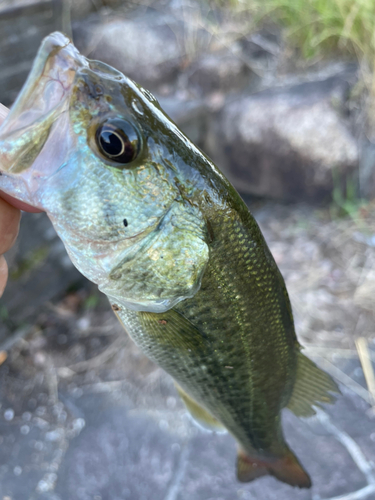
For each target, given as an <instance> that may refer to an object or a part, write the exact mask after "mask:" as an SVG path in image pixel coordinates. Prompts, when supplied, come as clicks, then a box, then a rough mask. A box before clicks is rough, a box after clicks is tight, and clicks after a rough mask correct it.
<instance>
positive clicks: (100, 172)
mask: <svg viewBox="0 0 375 500" xmlns="http://www.w3.org/2000/svg"><path fill="white" fill-rule="evenodd" d="M249 168H256V166H254V165H249ZM0 174H1V176H0V189H1V190H2V191H3V192H5V193H7V194H8V195H10V196H11V197H12V198H13V199H16V200H18V202H19V203H20V202H22V203H24V204H26V205H29V206H32V207H34V209H35V210H42V211H45V212H46V213H47V215H48V216H49V218H50V219H51V221H52V223H53V225H54V227H55V229H56V231H57V233H58V235H59V237H60V238H61V239H62V241H63V243H64V245H65V247H66V250H67V252H68V254H69V256H70V258H71V260H72V262H73V264H74V265H75V266H76V267H77V268H78V270H79V271H81V273H82V274H83V275H85V276H86V277H87V278H88V279H89V280H91V281H92V282H94V283H96V284H97V285H98V287H99V290H101V291H102V292H103V293H104V294H106V295H107V297H108V299H109V302H110V304H111V306H112V309H113V311H114V312H115V314H116V315H117V317H118V319H119V321H120V322H121V323H122V324H123V326H124V328H125V330H126V331H127V332H128V334H129V335H130V337H131V338H132V339H133V340H134V342H135V343H136V344H137V345H138V346H139V348H140V349H141V350H142V351H143V353H145V355H146V356H148V357H149V358H150V359H151V360H152V361H154V362H155V363H156V364H158V365H159V366H160V367H162V368H163V369H164V370H165V371H166V372H167V373H168V374H169V375H171V377H172V378H173V379H174V381H175V383H176V387H177V391H178V392H179V394H180V396H181V398H182V400H183V402H184V404H185V405H186V408H187V410H188V411H189V412H190V413H191V415H192V416H193V418H194V419H195V420H196V421H197V422H198V423H199V424H200V425H202V426H203V427H205V428H208V429H210V430H216V431H219V430H223V429H225V430H227V431H228V432H229V433H230V434H231V435H232V436H233V437H234V439H235V441H236V442H237V445H238V457H237V478H238V480H239V481H241V482H250V481H253V480H254V479H257V478H260V477H262V476H267V475H271V476H274V477H275V478H277V479H278V480H280V481H282V482H285V483H287V484H289V485H291V486H295V487H300V488H309V487H310V486H311V479H310V477H309V475H308V473H307V472H306V470H305V469H304V468H303V466H302V464H301V463H300V461H299V460H298V458H297V457H296V456H295V454H294V453H293V451H292V450H291V449H290V448H289V446H288V444H287V442H286V440H285V438H284V435H283V430H282V424H281V412H282V410H283V409H284V408H288V409H289V410H291V411H292V412H293V413H294V414H295V415H297V416H303V417H307V416H311V415H313V414H314V413H315V410H314V406H319V405H322V404H323V403H333V402H334V400H335V398H336V395H335V393H338V392H339V389H338V387H337V385H336V383H335V382H334V381H333V380H332V379H331V377H330V376H329V375H328V374H326V373H325V372H323V371H322V370H320V369H319V368H318V367H317V366H316V365H315V364H314V363H313V362H312V361H311V360H309V359H308V358H307V357H306V356H304V354H303V353H302V352H301V349H302V348H301V345H300V344H299V342H298V340H297V337H296V333H295V329H294V322H293V313H292V308H291V304H290V300H289V297H288V293H287V290H286V287H285V283H284V280H283V277H282V275H281V273H280V271H279V269H278V267H277V265H276V263H275V261H274V259H273V257H272V255H271V252H270V250H269V248H268V246H267V244H266V242H265V239H264V237H263V235H262V233H261V231H260V229H259V226H258V224H257V223H256V221H255V219H254V217H253V216H252V215H251V213H250V212H249V210H248V208H247V206H246V205H245V203H244V202H243V200H242V199H241V197H240V195H239V194H238V193H237V192H236V190H235V189H234V188H233V186H232V185H231V184H230V183H229V182H228V180H227V179H226V178H225V177H224V175H223V174H222V173H221V172H220V170H219V169H218V168H217V167H216V166H215V165H214V164H213V162H212V161H211V160H210V159H209V158H208V157H207V156H206V155H205V154H204V153H203V152H202V151H201V150H200V149H198V148H197V147H196V146H194V145H193V144H192V142H191V141H190V140H189V139H188V138H187V137H186V136H185V135H184V134H183V133H182V132H181V131H180V130H179V129H178V127H177V126H176V125H175V124H174V123H173V121H172V120H171V119H170V118H169V117H168V116H167V115H166V114H165V113H164V111H163V110H162V109H161V107H160V104H159V102H158V101H157V99H156V98H155V97H154V96H153V95H152V94H151V93H150V92H149V91H147V90H146V89H144V88H142V87H141V86H139V85H137V84H136V83H135V82H133V81H132V80H131V79H129V78H127V77H126V76H124V75H123V74H122V73H121V72H119V71H118V70H116V69H115V68H113V67H110V66H108V65H106V64H105V63H103V62H100V61H94V60H89V59H87V58H86V57H84V56H83V55H82V54H80V53H79V51H78V50H77V49H76V48H75V47H74V45H73V43H72V42H71V41H70V40H69V39H68V38H67V37H66V36H65V35H63V34H62V33H58V32H56V33H52V34H51V35H49V36H48V37H47V38H45V39H44V41H43V42H42V44H41V47H40V49H39V51H38V54H37V56H36V59H35V61H34V63H33V66H32V69H31V72H30V74H29V76H28V78H27V81H26V83H25V85H24V87H23V88H22V90H21V92H20V94H19V96H18V98H17V99H16V101H15V103H14V105H13V106H12V108H11V111H10V113H9V115H8V116H7V118H6V120H5V121H4V123H3V124H2V126H1V128H0Z"/></svg>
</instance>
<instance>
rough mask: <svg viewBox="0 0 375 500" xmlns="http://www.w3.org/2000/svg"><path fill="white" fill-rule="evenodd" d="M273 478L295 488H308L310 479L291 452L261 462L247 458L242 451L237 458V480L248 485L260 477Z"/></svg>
mask: <svg viewBox="0 0 375 500" xmlns="http://www.w3.org/2000/svg"><path fill="white" fill-rule="evenodd" d="M267 475H269V476H274V477H276V478H277V479H278V480H279V481H282V482H284V483H287V484H290V485H291V486H297V487H299V488H310V487H311V479H310V477H309V475H308V474H307V472H306V471H305V470H304V469H303V467H302V465H301V464H300V463H299V461H298V459H297V457H296V456H295V455H294V454H293V452H292V451H290V450H287V451H286V453H285V455H284V456H283V457H280V458H278V457H275V458H274V459H270V460H265V459H264V460H262V459H258V458H252V457H250V456H248V455H247V454H246V453H245V452H244V451H243V450H242V449H240V450H239V452H238V457H237V479H238V480H239V481H241V482H242V483H248V482H250V481H253V480H254V479H257V478H258V477H262V476H267Z"/></svg>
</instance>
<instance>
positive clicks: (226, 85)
mask: <svg viewBox="0 0 375 500" xmlns="http://www.w3.org/2000/svg"><path fill="white" fill-rule="evenodd" d="M236 49H237V50H236ZM257 80H259V78H258V77H257V75H255V73H254V72H253V71H252V70H251V69H250V66H249V65H248V64H247V63H246V61H245V60H244V59H243V58H242V54H241V51H240V50H239V47H237V46H236V45H233V47H232V50H225V51H219V52H213V53H207V54H204V55H203V56H202V57H201V58H200V59H198V60H197V61H196V62H195V63H193V65H192V67H191V68H190V75H189V76H188V78H187V84H188V86H189V87H193V88H195V89H197V91H198V93H200V94H208V93H210V92H226V93H229V92H238V91H242V90H244V89H245V88H246V87H248V86H249V85H250V84H251V83H254V82H255V81H257Z"/></svg>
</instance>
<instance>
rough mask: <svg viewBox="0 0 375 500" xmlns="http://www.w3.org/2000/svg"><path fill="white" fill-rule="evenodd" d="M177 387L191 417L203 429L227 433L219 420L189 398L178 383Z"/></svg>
mask: <svg viewBox="0 0 375 500" xmlns="http://www.w3.org/2000/svg"><path fill="white" fill-rule="evenodd" d="M175 386H176V389H177V391H178V394H179V395H180V397H181V399H182V401H183V402H184V404H185V406H186V408H187V409H188V411H189V413H190V415H191V416H192V417H193V419H194V420H195V421H196V422H197V423H198V424H199V425H200V426H201V427H203V428H204V429H207V430H209V431H215V432H226V428H225V427H224V426H223V424H222V423H221V422H219V420H217V418H215V417H213V416H212V415H211V413H209V412H208V411H207V410H206V409H205V408H203V406H201V405H200V404H199V403H197V402H196V401H195V399H193V398H192V397H191V396H189V394H187V393H186V392H185V391H184V390H183V389H182V388H181V387H180V386H179V385H178V384H177V383H176V382H175Z"/></svg>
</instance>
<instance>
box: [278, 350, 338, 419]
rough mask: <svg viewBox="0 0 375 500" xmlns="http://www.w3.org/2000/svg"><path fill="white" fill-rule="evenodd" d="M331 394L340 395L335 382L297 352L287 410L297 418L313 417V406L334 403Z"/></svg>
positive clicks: (333, 397)
mask: <svg viewBox="0 0 375 500" xmlns="http://www.w3.org/2000/svg"><path fill="white" fill-rule="evenodd" d="M331 392H334V393H338V394H339V393H340V390H339V388H338V386H337V384H336V382H334V380H333V379H332V378H331V376H330V375H328V374H327V373H325V372H324V371H323V370H321V369H320V368H318V367H317V366H316V365H315V363H313V362H312V361H311V360H310V359H309V358H307V357H306V356H304V355H303V354H302V353H300V352H299V353H298V361H297V376H296V381H295V384H294V388H293V393H292V396H291V398H290V400H289V402H288V404H287V408H289V410H291V411H292V412H293V413H294V414H295V415H297V416H298V417H311V416H312V415H315V410H314V408H312V406H313V405H316V406H320V404H319V403H333V402H334V400H335V396H333V395H332V394H330V393H331Z"/></svg>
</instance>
